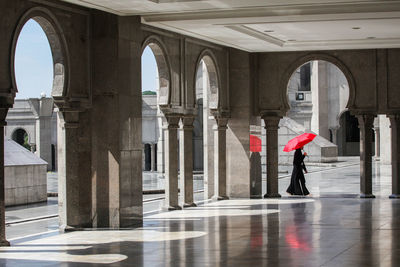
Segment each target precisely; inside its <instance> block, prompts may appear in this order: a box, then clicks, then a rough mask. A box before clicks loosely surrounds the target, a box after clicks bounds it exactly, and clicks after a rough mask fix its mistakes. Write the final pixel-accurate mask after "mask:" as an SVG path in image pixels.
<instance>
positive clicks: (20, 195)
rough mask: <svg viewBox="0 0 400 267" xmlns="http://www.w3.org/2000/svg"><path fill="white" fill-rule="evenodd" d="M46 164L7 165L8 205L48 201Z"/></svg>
mask: <svg viewBox="0 0 400 267" xmlns="http://www.w3.org/2000/svg"><path fill="white" fill-rule="evenodd" d="M46 169H47V167H46V164H44V165H30V166H6V167H5V168H4V172H5V177H6V179H5V201H6V206H15V205H25V204H30V203H36V202H43V201H47V176H46V173H47V171H46Z"/></svg>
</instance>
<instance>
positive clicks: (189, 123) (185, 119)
mask: <svg viewBox="0 0 400 267" xmlns="http://www.w3.org/2000/svg"><path fill="white" fill-rule="evenodd" d="M181 119H182V126H183V129H193V122H194V119H195V116H194V115H183V116H182V117H181Z"/></svg>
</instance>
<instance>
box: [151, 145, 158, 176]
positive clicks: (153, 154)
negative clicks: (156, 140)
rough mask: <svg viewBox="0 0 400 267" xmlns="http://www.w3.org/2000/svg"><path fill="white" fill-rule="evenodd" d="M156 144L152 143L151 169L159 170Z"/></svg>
mask: <svg viewBox="0 0 400 267" xmlns="http://www.w3.org/2000/svg"><path fill="white" fill-rule="evenodd" d="M156 155H157V151H156V144H151V171H152V172H154V171H156V170H157V166H156Z"/></svg>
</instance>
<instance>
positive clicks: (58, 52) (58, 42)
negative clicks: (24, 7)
mask: <svg viewBox="0 0 400 267" xmlns="http://www.w3.org/2000/svg"><path fill="white" fill-rule="evenodd" d="M30 19H33V20H35V21H36V22H37V23H38V24H39V25H40V26H41V27H42V29H43V31H44V32H45V34H46V37H47V40H48V41H49V44H50V49H51V53H52V58H53V70H54V78H53V87H52V90H51V95H52V96H53V97H55V98H61V97H64V96H66V95H67V92H68V85H69V68H68V58H69V53H68V47H67V42H66V40H65V37H64V34H63V31H62V28H61V26H60V24H59V22H58V21H57V18H56V17H55V15H54V14H53V13H52V12H51V11H50V10H48V9H46V8H43V7H34V8H31V9H29V10H28V11H27V12H25V13H24V14H23V15H22V17H21V18H20V20H19V22H18V24H17V26H16V28H15V30H14V36H13V40H12V46H11V58H10V60H11V62H10V66H11V76H12V84H13V90H14V92H13V93H14V96H15V94H16V93H17V91H18V90H17V84H16V81H15V64H14V61H15V50H16V45H17V41H18V38H19V35H20V33H21V30H22V28H23V27H24V26H25V24H26V22H27V21H28V20H30Z"/></svg>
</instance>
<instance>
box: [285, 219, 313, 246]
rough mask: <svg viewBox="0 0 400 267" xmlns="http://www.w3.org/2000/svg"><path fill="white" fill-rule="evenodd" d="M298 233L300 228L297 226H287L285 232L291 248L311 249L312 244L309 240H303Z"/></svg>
mask: <svg viewBox="0 0 400 267" xmlns="http://www.w3.org/2000/svg"><path fill="white" fill-rule="evenodd" d="M297 233H298V230H297V227H296V226H294V225H292V226H289V227H287V228H286V233H285V239H286V243H287V244H289V246H290V247H291V248H295V249H301V250H304V251H310V246H309V245H308V244H307V242H302V241H301V240H300V238H299V236H298V234H297Z"/></svg>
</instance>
